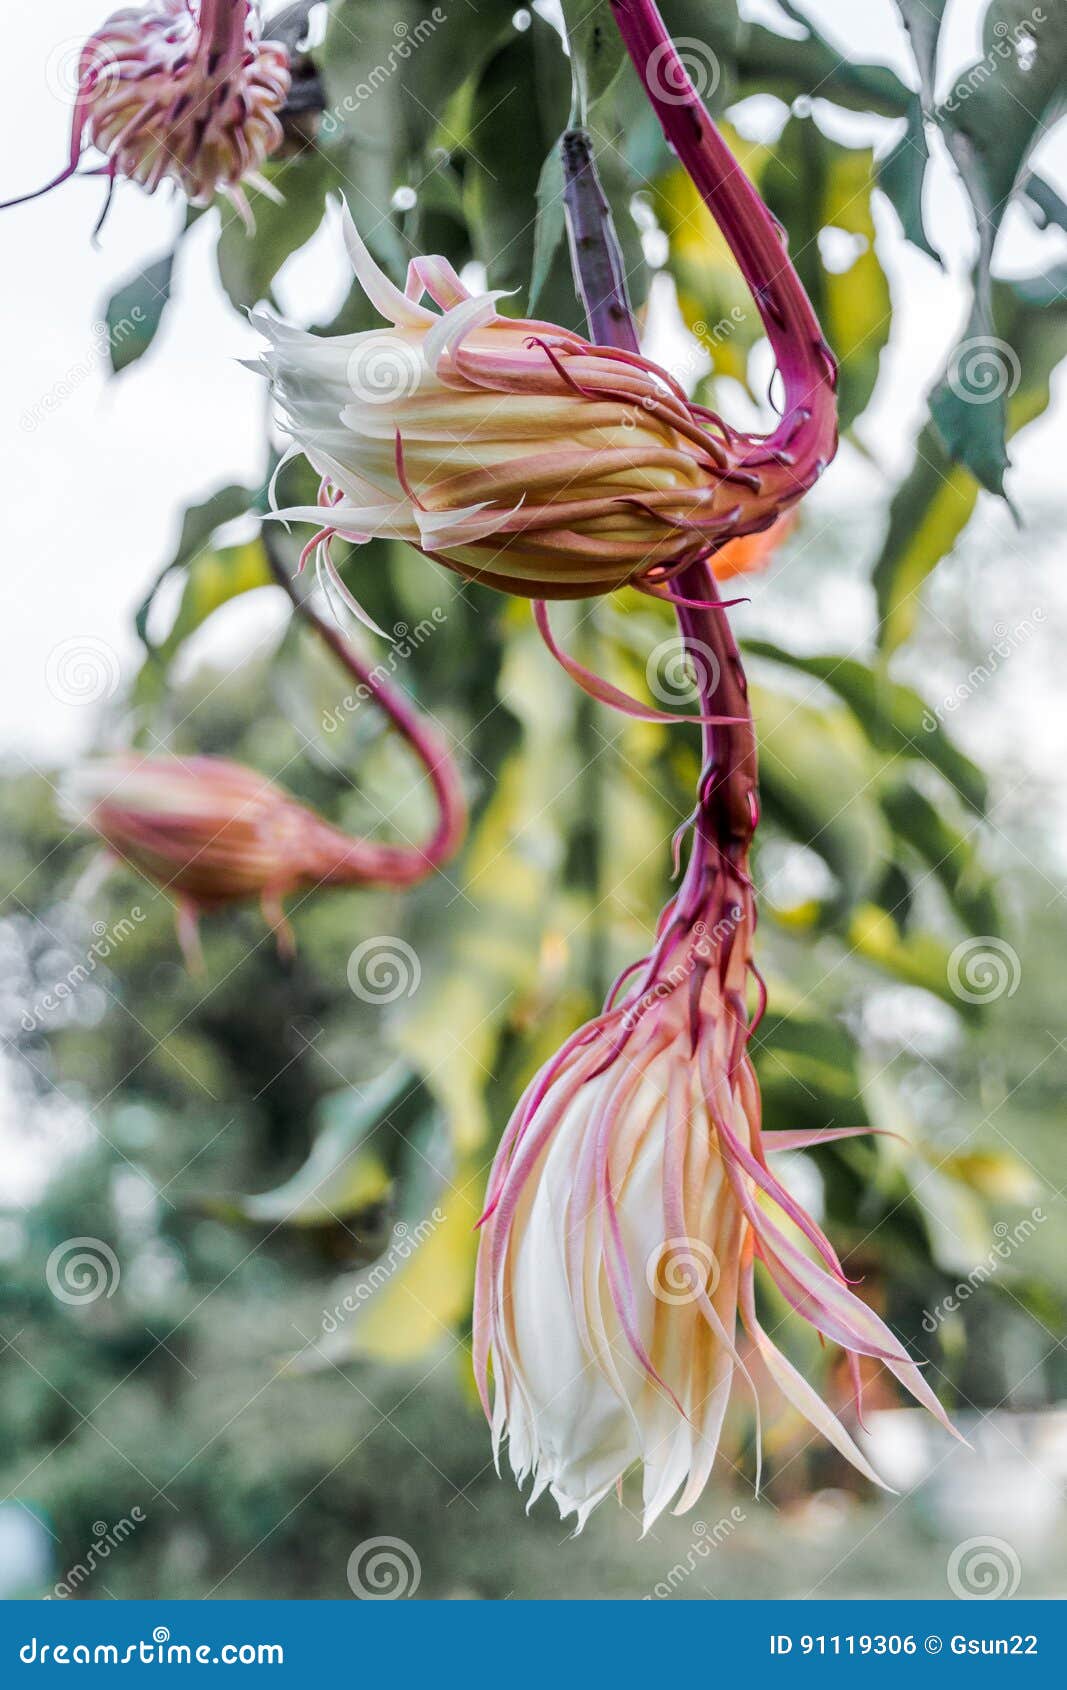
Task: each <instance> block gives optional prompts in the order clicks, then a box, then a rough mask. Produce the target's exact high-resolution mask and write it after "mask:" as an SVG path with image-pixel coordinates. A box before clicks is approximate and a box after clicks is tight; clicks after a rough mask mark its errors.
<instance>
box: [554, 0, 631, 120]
mask: <svg viewBox="0 0 1067 1690" xmlns="http://www.w3.org/2000/svg"><path fill="white" fill-rule="evenodd" d="M563 21H564V24H565V25H566V29H567V44H568V46H569V48H570V54H571V69H572V71H573V74H574V83H575V94H576V101H575V106H574V109H573V110H572V113H571V121H572V123H582V124H586V123H588V122H589V118H590V114H591V113H592V112H593V110H594V108H595V107H596V105H597V103H598V101H600V100H602V99H603V97H604V95H605V94H606V93H607V92H608V90H609V88H610V87H611V85H612V83H613V82H614V81H615V78H616V77H617V76H618V74H619V71H620V70H621V69H622V65H623V62H624V60H625V58H626V49H625V47H624V46H623V41H622V36H621V35H620V33H619V29H618V26H617V25H616V22H615V19H614V18H613V16H612V13H611V7H610V5H609V4H608V0H592V3H590V0H563Z"/></svg>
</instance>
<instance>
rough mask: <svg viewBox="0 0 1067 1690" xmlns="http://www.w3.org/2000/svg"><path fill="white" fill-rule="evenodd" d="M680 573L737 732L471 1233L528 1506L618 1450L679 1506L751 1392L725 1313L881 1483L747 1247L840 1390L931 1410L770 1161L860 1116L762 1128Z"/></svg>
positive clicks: (608, 1470) (748, 936) (731, 879)
mask: <svg viewBox="0 0 1067 1690" xmlns="http://www.w3.org/2000/svg"><path fill="white" fill-rule="evenodd" d="M700 581H701V575H700V572H699V571H698V570H694V571H692V572H690V576H688V577H687V578H686V581H685V583H684V585H685V590H686V591H687V592H689V591H691V590H692V599H683V600H681V608H680V609H679V617H680V620H681V623H682V626H683V629H684V630H685V631H686V637H687V645H688V648H689V650H690V651H691V652H692V653H693V656H694V660H699V657H700V654H703V661H704V681H703V684H702V692H703V695H704V702H705V703H706V704H707V705H709V706H711V707H713V708H714V707H716V706H717V707H718V708H719V709H724V710H725V711H726V713H727V717H728V719H730V720H732V721H733V723H734V724H735V725H734V726H732V727H730V728H728V729H727V730H726V731H725V732H722V731H719V732H716V731H709V730H708V729H707V728H706V729H705V744H706V748H707V752H708V755H707V760H706V765H705V769H704V773H703V776H702V779H701V787H700V796H699V801H698V804H697V808H696V812H695V815H694V818H693V822H692V825H693V847H692V852H691V856H690V861H689V864H688V868H687V870H686V875H685V878H684V880H683V882H682V884H681V887H680V889H679V892H678V894H677V897H676V898H675V899H673V900H672V902H671V903H670V904H668V906H667V908H666V910H665V911H664V914H663V917H662V919H661V922H660V927H659V933H658V937H657V941H656V945H655V948H654V950H653V952H652V954H651V955H650V956H649V957H647V958H646V959H645V960H644V962H643V963H639V964H637V965H636V968H635V969H630V970H627V972H626V974H625V975H623V976H622V977H621V979H620V981H619V982H618V983H617V986H616V989H615V991H613V992H612V993H611V994H609V998H608V1003H607V1006H606V1008H605V1010H604V1012H603V1014H601V1015H599V1016H598V1017H597V1018H596V1019H595V1020H593V1021H590V1022H589V1023H587V1024H586V1025H585V1026H584V1027H582V1028H580V1029H579V1031H578V1032H576V1033H575V1034H574V1035H573V1036H572V1037H571V1038H570V1039H569V1040H568V1041H567V1043H566V1044H565V1045H564V1046H563V1048H562V1050H561V1051H560V1052H559V1053H558V1054H557V1055H556V1056H554V1057H553V1058H552V1060H551V1061H549V1062H548V1063H547V1064H546V1065H545V1066H544V1067H543V1068H542V1069H541V1071H540V1072H539V1073H538V1074H537V1075H536V1076H535V1078H534V1080H533V1081H532V1082H531V1084H530V1086H529V1087H528V1089H527V1091H526V1093H525V1095H524V1097H523V1098H522V1100H521V1102H520V1104H519V1106H518V1108H517V1110H516V1112H515V1114H514V1115H513V1117H512V1119H511V1122H510V1125H509V1126H508V1128H507V1131H506V1133H505V1135H504V1139H503V1141H502V1143H501V1146H500V1149H499V1151H498V1153H497V1158H496V1161H495V1164H494V1167H493V1171H492V1174H491V1177H490V1182H489V1191H488V1197H487V1204H486V1211H485V1217H484V1221H483V1232H482V1238H481V1243H480V1249H479V1260H478V1280H477V1290H476V1297H475V1319H474V1343H475V1364H476V1370H477V1374H478V1380H479V1387H480V1390H481V1393H482V1398H483V1402H484V1404H485V1406H486V1412H487V1414H489V1416H490V1418H491V1421H492V1429H493V1444H494V1451H495V1453H496V1454H497V1456H498V1457H499V1450H500V1445H501V1442H502V1440H503V1438H504V1435H505V1432H506V1433H507V1437H508V1450H509V1456H510V1461H511V1466H512V1469H513V1471H514V1473H515V1476H516V1478H517V1479H518V1480H519V1482H520V1483H522V1482H523V1480H525V1479H526V1478H527V1477H528V1476H529V1475H531V1474H532V1476H533V1489H532V1493H531V1500H533V1499H534V1498H536V1497H537V1496H539V1495H540V1494H541V1493H542V1492H543V1491H544V1490H545V1489H546V1488H548V1489H550V1490H551V1493H552V1495H553V1496H554V1498H555V1499H556V1501H557V1503H558V1504H559V1507H560V1511H561V1514H562V1515H564V1516H566V1515H569V1514H574V1515H576V1516H577V1523H578V1526H579V1528H580V1527H581V1526H582V1525H583V1524H584V1521H585V1519H586V1517H587V1515H588V1514H589V1511H590V1510H591V1509H592V1508H593V1507H594V1506H595V1505H596V1504H597V1503H598V1502H599V1501H600V1500H601V1498H602V1497H603V1496H605V1495H606V1494H607V1492H608V1491H609V1490H610V1489H611V1488H612V1487H613V1486H614V1485H616V1483H617V1482H618V1481H619V1480H620V1479H621V1478H622V1475H623V1474H624V1473H625V1472H626V1470H627V1469H628V1468H629V1467H630V1466H631V1465H632V1464H633V1463H635V1462H640V1463H641V1464H642V1466H643V1483H644V1495H643V1502H644V1525H645V1528H646V1529H647V1528H648V1527H649V1526H650V1525H651V1524H652V1523H653V1522H654V1521H655V1519H656V1518H657V1517H658V1515H659V1514H660V1513H662V1511H663V1510H664V1509H665V1508H667V1507H668V1506H669V1505H670V1504H671V1503H672V1501H673V1502H675V1504H676V1509H675V1511H676V1512H679V1513H680V1512H683V1511H684V1510H686V1509H688V1508H690V1507H692V1505H693V1504H694V1503H695V1501H696V1500H697V1498H698V1496H699V1495H700V1493H701V1490H702V1489H703V1487H704V1485H705V1483H706V1482H707V1479H708V1476H709V1474H710V1472H711V1469H712V1465H713V1463H714V1460H715V1455H716V1450H717V1447H718V1442H719V1436H720V1431H721V1428H722V1424H723V1417H724V1415H725V1413H726V1409H727V1405H728V1403H729V1400H730V1397H731V1394H732V1392H733V1390H734V1387H735V1385H736V1384H737V1383H738V1382H739V1381H741V1382H743V1383H744V1384H745V1385H746V1386H747V1387H748V1389H749V1391H750V1392H751V1393H752V1394H753V1396H754V1395H755V1383H754V1380H753V1377H752V1374H751V1373H750V1371H749V1368H748V1366H747V1364H746V1360H745V1355H744V1354H743V1353H742V1338H741V1334H740V1329H739V1321H740V1328H743V1329H744V1332H745V1334H747V1342H748V1345H749V1346H750V1349H749V1353H750V1354H755V1355H758V1357H759V1358H760V1361H761V1362H762V1364H763V1367H764V1368H765V1369H766V1372H767V1373H768V1374H769V1375H770V1377H771V1378H772V1379H773V1380H774V1382H775V1384H776V1385H777V1386H778V1387H779V1388H780V1389H781V1391H782V1392H783V1393H784V1394H785V1396H786V1397H787V1398H788V1399H789V1400H790V1402H791V1403H792V1404H793V1405H794V1406H795V1407H796V1408H797V1409H798V1410H799V1412H800V1413H801V1414H802V1415H804V1416H805V1417H806V1418H807V1420H808V1421H810V1422H811V1424H812V1425H813V1426H814V1427H816V1428H817V1430H818V1431H819V1432H821V1433H822V1434H823V1435H824V1436H825V1437H826V1438H828V1439H829V1441H830V1442H831V1443H832V1444H833V1445H834V1446H835V1447H836V1448H837V1449H838V1450H839V1451H840V1452H841V1454H842V1455H844V1456H845V1457H847V1459H848V1460H849V1461H851V1462H852V1463H853V1464H854V1465H855V1466H856V1467H857V1468H859V1470H860V1471H861V1472H863V1473H864V1474H865V1475H866V1476H867V1477H868V1478H871V1479H873V1480H875V1481H876V1482H878V1481H877V1475H876V1474H874V1473H873V1472H872V1470H871V1468H870V1467H869V1465H868V1463H867V1461H866V1459H865V1458H864V1456H863V1454H862V1452H861V1450H860V1449H859V1448H858V1446H857V1445H856V1443H855V1442H854V1440H853V1438H852V1436H851V1435H850V1433H849V1432H848V1430H847V1429H846V1427H845V1426H844V1425H843V1423H842V1422H841V1421H840V1420H839V1419H838V1417H837V1416H836V1415H835V1414H834V1413H833V1412H832V1411H831V1409H830V1408H829V1407H828V1406H827V1405H826V1404H825V1403H824V1402H823V1401H822V1400H821V1399H820V1397H819V1396H818V1394H817V1393H816V1392H815V1390H814V1389H813V1388H812V1386H811V1385H809V1384H808V1382H807V1381H806V1380H805V1379H804V1378H803V1377H802V1375H801V1374H800V1373H799V1372H798V1371H797V1370H796V1369H795V1368H794V1366H793V1365H792V1363H791V1362H789V1361H788V1360H787V1359H786V1357H785V1355H783V1354H782V1352H781V1351H780V1350H779V1349H778V1347H777V1345H776V1344H775V1343H774V1342H773V1340H772V1338H771V1337H770V1335H769V1334H768V1333H767V1332H766V1331H765V1330H764V1328H763V1327H762V1326H761V1324H760V1321H759V1318H758V1315H757V1311H756V1297H755V1267H756V1263H757V1262H759V1263H761V1264H762V1266H763V1269H764V1271H765V1272H766V1273H767V1275H768V1276H769V1279H770V1280H771V1282H772V1283H773V1285H774V1286H775V1287H776V1288H777V1290H778V1291H779V1292H780V1293H781V1295H782V1297H783V1298H784V1299H785V1301H786V1302H787V1303H788V1304H789V1305H790V1307H791V1308H793V1309H794V1310H795V1311H796V1313H797V1314H799V1315H801V1316H802V1317H803V1318H804V1319H805V1320H806V1321H808V1322H809V1323H810V1325H811V1326H813V1327H815V1329H816V1330H817V1331H818V1332H819V1333H821V1334H822V1335H823V1336H824V1337H825V1338H827V1339H830V1340H832V1341H833V1342H836V1343H838V1344H841V1345H843V1346H844V1348H845V1349H846V1350H847V1351H848V1352H849V1357H850V1364H851V1367H852V1376H853V1380H854V1382H855V1386H856V1393H857V1407H858V1398H859V1365H858V1357H859V1356H861V1355H865V1356H872V1357H876V1358H877V1359H879V1360H880V1361H882V1362H883V1363H884V1364H885V1366H886V1367H888V1368H889V1369H890V1370H891V1371H892V1372H893V1373H894V1374H895V1375H896V1377H897V1379H898V1380H899V1381H900V1382H901V1383H902V1384H903V1385H904V1386H906V1388H907V1389H908V1390H909V1391H911V1392H912V1394H913V1395H914V1396H915V1397H917V1398H918V1400H919V1401H920V1402H922V1403H924V1404H925V1405H926V1406H927V1407H928V1408H929V1409H930V1410H931V1411H932V1412H933V1413H935V1414H936V1415H937V1416H938V1418H939V1419H940V1420H941V1421H942V1423H944V1424H947V1422H946V1421H945V1416H944V1414H943V1411H942V1410H941V1408H940V1405H939V1404H938V1402H937V1399H936V1397H935V1396H934V1394H933V1392H932V1391H931V1390H930V1388H929V1386H928V1385H927V1384H926V1383H925V1381H924V1379H923V1377H922V1374H921V1373H920V1371H919V1369H918V1368H917V1367H916V1365H915V1363H914V1362H913V1361H912V1360H911V1359H910V1358H909V1356H908V1355H907V1353H906V1352H905V1350H904V1349H903V1348H902V1346H901V1345H900V1344H899V1342H898V1341H897V1339H896V1338H895V1337H894V1336H893V1334H892V1333H891V1332H890V1330H889V1329H888V1327H887V1326H886V1325H885V1324H884V1322H883V1321H882V1320H881V1319H880V1318H879V1317H878V1316H877V1315H876V1314H875V1313H874V1312H873V1311H872V1310H871V1309H870V1308H869V1307H868V1306H867V1305H866V1304H865V1303H864V1302H863V1301H862V1300H861V1299H860V1298H859V1297H858V1296H857V1295H856V1294H855V1293H854V1292H853V1291H852V1290H851V1289H850V1287H849V1284H848V1282H847V1280H846V1278H845V1275H844V1272H843V1271H842V1268H841V1265H840V1263H839V1261H838V1259H837V1256H836V1255H835V1253H834V1250H833V1248H832V1246H831V1244H830V1243H829V1240H828V1239H827V1238H826V1237H825V1235H824V1234H823V1232H822V1231H821V1230H820V1228H819V1227H818V1226H817V1225H816V1224H815V1222H814V1221H813V1220H812V1219H811V1218H810V1217H809V1216H808V1215H807V1214H806V1213H805V1211H804V1210H803V1208H802V1207H801V1206H800V1204H799V1203H798V1202H797V1200H796V1198H795V1197H794V1196H793V1195H792V1194H791V1193H790V1192H789V1191H788V1190H787V1188H786V1187H785V1185H783V1183H782V1181H781V1180H780V1179H779V1178H778V1177H777V1175H776V1174H775V1173H774V1171H773V1168H772V1166H771V1161H770V1158H771V1157H773V1155H774V1153H775V1152H776V1151H783V1150H796V1149H800V1148H803V1147H805V1146H808V1145H813V1144H818V1143H823V1142H826V1141H829V1140H832V1139H836V1138H840V1137H844V1136H848V1134H849V1132H850V1131H855V1130H857V1129H829V1130H824V1131H821V1132H820V1131H812V1132H782V1131H778V1132H766V1133H765V1132H763V1131H762V1129H761V1124H760V1097H759V1089H758V1085H757V1080H756V1075H755V1071H754V1069H753V1066H752V1063H751V1060H750V1058H749V1054H748V1049H747V1045H748V1040H749V1037H750V1034H751V1031H752V1025H751V1023H750V1018H749V1012H748V1008H747V997H748V992H749V988H750V985H751V984H752V982H753V981H755V982H756V984H757V986H758V988H759V995H760V1000H761V1001H762V983H761V982H760V981H759V976H758V974H757V973H756V970H755V966H754V963H753V960H752V935H753V929H754V924H755V911H754V902H753V893H752V886H751V882H750V880H749V876H748V866H747V853H748V845H749V841H750V838H751V835H752V832H753V829H754V826H755V821H756V816H757V808H756V797H755V791H756V788H755V752H754V743H753V739H752V732H751V720H750V718H749V719H747V720H745V716H746V711H745V701H744V682H743V678H742V675H741V669H740V663H739V661H738V660H737V655H736V648H733V646H732V642H730V641H729V638H728V635H727V634H726V632H725V628H724V624H723V623H722V621H721V619H720V620H719V621H718V622H717V621H716V618H715V616H714V615H710V618H709V613H704V615H703V619H702V620H698V613H696V612H695V611H694V610H693V609H692V608H690V607H691V605H692V602H693V600H694V599H696V598H698V597H699V596H700V594H699V588H700ZM705 581H706V577H705ZM691 582H692V583H693V588H691V587H690V583H691ZM698 634H699V636H700V637H699V638H698V637H697V636H698ZM627 982H629V984H626V983H627ZM490 1373H491V1376H492V1391H493V1393H494V1400H493V1401H492V1404H490ZM756 1406H757V1411H758V1403H757V1405H756Z"/></svg>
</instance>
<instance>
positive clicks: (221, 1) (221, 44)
mask: <svg viewBox="0 0 1067 1690" xmlns="http://www.w3.org/2000/svg"><path fill="white" fill-rule="evenodd" d="M249 9H250V8H249V0H200V16H199V19H198V24H199V30H200V48H201V51H202V52H203V53H204V54H205V55H206V63H207V67H208V72H209V74H210V75H214V74H215V72H216V71H217V70H218V69H219V66H220V65H225V66H226V67H227V68H229V67H230V66H231V65H233V64H235V63H237V64H239V63H240V61H241V59H242V57H243V56H244V50H245V34H246V30H247V25H248V13H249Z"/></svg>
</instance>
